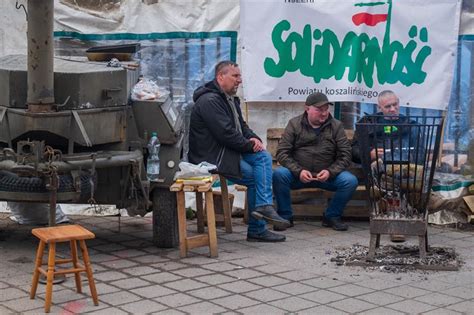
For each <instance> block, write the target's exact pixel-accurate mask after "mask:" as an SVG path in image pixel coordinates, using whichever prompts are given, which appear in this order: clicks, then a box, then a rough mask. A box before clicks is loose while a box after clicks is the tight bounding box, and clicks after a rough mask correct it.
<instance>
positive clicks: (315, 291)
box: [0, 214, 474, 315]
mask: <svg viewBox="0 0 474 315" xmlns="http://www.w3.org/2000/svg"><path fill="white" fill-rule="evenodd" d="M72 221H73V222H74V223H78V224H81V225H83V226H85V227H87V228H88V229H90V230H91V231H93V232H94V233H96V236H97V238H96V239H95V240H92V241H89V242H88V245H89V250H90V254H91V257H92V263H93V267H94V271H95V279H96V284H97V289H98V292H99V300H100V304H99V306H93V304H92V300H91V298H90V297H89V292H88V289H85V290H84V292H85V294H78V293H76V292H75V291H74V281H72V279H71V278H68V280H67V281H66V282H64V283H62V284H60V285H56V286H55V287H54V293H53V304H54V305H53V307H52V313H60V314H69V313H86V312H92V313H94V314H98V313H99V314H100V313H103V314H125V313H133V314H145V313H163V314H181V313H190V314H210V313H229V314H230V313H233V314H235V313H237V314H240V313H242V314H283V313H298V314H348V313H364V314H404V313H410V314H415V313H421V314H443V315H444V314H460V313H462V314H474V238H473V236H474V233H473V232H463V231H457V230H454V229H448V228H438V227H430V240H431V243H430V244H431V245H433V246H450V247H455V248H456V251H457V252H458V253H459V255H460V257H461V258H462V259H463V260H464V261H465V264H464V265H463V267H462V268H461V270H460V271H454V272H453V271H451V272H432V271H431V272H421V271H419V272H409V273H397V274H394V273H386V272H381V271H378V270H375V271H374V270H365V269H363V268H361V267H348V266H336V265H335V264H334V263H333V262H331V261H330V258H331V257H332V254H333V253H334V249H335V248H336V247H338V246H350V245H352V244H355V243H360V244H368V222H350V231H348V232H335V231H332V230H330V229H326V228H322V227H321V226H320V222H296V226H295V227H294V228H292V229H290V230H289V231H287V232H285V233H286V235H287V241H286V242H285V243H280V244H264V243H248V242H246V241H245V231H246V228H245V226H244V225H242V224H241V219H234V230H235V231H234V233H232V234H225V233H224V232H223V231H222V230H220V231H219V232H218V233H219V234H218V243H219V257H218V258H208V257H207V249H205V248H202V249H199V250H194V251H193V252H192V254H191V255H190V257H188V258H186V259H180V258H179V257H178V250H176V249H167V250H164V249H159V248H156V247H154V246H153V244H152V243H151V228H152V227H151V221H150V218H122V224H121V233H118V223H117V222H118V220H117V218H113V217H109V218H104V217H83V216H82V217H81V216H74V217H72ZM30 230H31V227H19V226H18V225H17V224H16V223H14V222H12V221H10V220H9V219H7V218H6V214H0V270H1V272H0V314H8V313H26V314H30V313H42V312H43V303H44V285H40V286H39V288H38V296H37V298H36V299H35V300H30V299H29V294H28V292H29V289H30V281H31V274H32V268H33V259H34V254H35V249H36V246H37V242H36V240H35V239H34V238H33V237H32V236H31V235H30ZM409 242H410V243H415V242H416V239H410V240H409ZM387 243H388V240H387V238H382V245H383V244H387ZM65 250H66V248H64V251H65ZM84 287H85V288H87V283H84Z"/></svg>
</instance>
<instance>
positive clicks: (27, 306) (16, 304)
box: [0, 296, 44, 314]
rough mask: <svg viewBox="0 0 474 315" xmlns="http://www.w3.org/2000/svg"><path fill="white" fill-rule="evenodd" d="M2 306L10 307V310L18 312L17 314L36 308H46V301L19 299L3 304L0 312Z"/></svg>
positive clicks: (27, 298) (28, 298)
mask: <svg viewBox="0 0 474 315" xmlns="http://www.w3.org/2000/svg"><path fill="white" fill-rule="evenodd" d="M1 306H3V307H8V308H9V309H11V310H13V311H15V312H17V313H22V312H24V311H28V310H32V309H35V308H40V307H43V306H44V300H43V299H41V298H35V299H34V300H32V299H30V297H29V296H28V297H23V298H17V299H14V300H9V301H5V302H2V303H1V305H0V310H1ZM0 314H10V312H8V313H2V312H0Z"/></svg>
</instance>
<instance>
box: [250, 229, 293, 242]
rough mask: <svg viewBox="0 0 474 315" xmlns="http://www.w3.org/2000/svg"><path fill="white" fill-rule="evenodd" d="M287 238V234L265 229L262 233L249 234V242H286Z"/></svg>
mask: <svg viewBox="0 0 474 315" xmlns="http://www.w3.org/2000/svg"><path fill="white" fill-rule="evenodd" d="M285 240H286V236H285V235H281V234H276V233H273V232H270V231H269V230H265V231H264V232H262V233H260V234H247V242H267V243H276V242H284V241H285Z"/></svg>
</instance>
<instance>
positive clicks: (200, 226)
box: [196, 191, 204, 233]
mask: <svg viewBox="0 0 474 315" xmlns="http://www.w3.org/2000/svg"><path fill="white" fill-rule="evenodd" d="M196 218H197V230H198V233H204V208H203V205H202V193H201V192H198V191H196Z"/></svg>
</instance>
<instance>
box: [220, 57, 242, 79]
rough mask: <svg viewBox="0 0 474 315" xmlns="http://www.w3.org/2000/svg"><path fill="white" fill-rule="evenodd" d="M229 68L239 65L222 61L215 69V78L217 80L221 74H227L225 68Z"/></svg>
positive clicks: (229, 61)
mask: <svg viewBox="0 0 474 315" xmlns="http://www.w3.org/2000/svg"><path fill="white" fill-rule="evenodd" d="M228 66H232V67H238V66H239V65H238V64H237V63H235V62H233V61H231V60H224V61H220V62H219V63H218V64H217V65H216V67H215V69H214V76H215V77H216V78H217V75H218V74H219V73H221V72H224V73H225V72H226V71H225V68H227V67H228Z"/></svg>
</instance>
